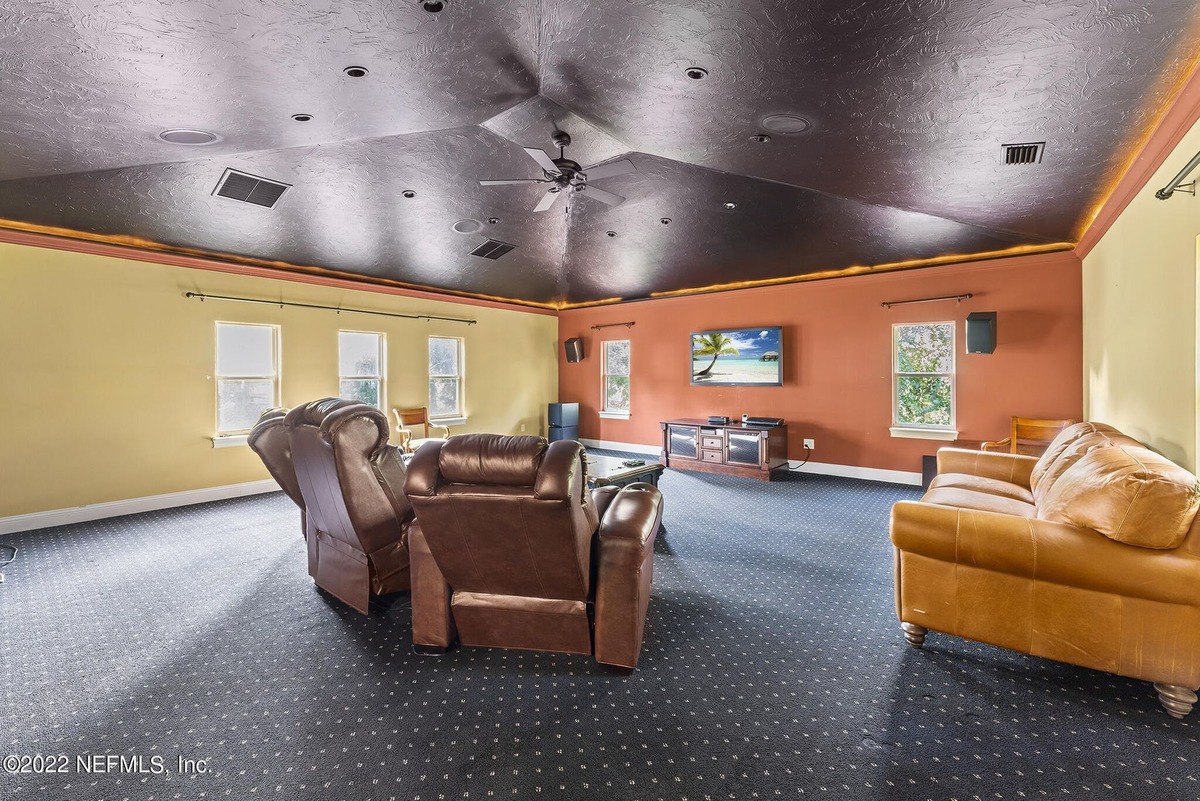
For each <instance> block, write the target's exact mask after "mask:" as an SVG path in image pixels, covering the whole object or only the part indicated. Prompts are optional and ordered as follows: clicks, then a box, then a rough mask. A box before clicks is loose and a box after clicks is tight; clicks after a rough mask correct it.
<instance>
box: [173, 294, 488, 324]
mask: <svg viewBox="0 0 1200 801" xmlns="http://www.w3.org/2000/svg"><path fill="white" fill-rule="evenodd" d="M183 296H184V297H185V298H189V299H190V298H198V299H199V300H200V302H201V303H203V302H204V301H206V300H230V301H233V302H235V303H262V304H264V305H267V306H278V307H279V308H281V309H282V308H283V307H284V306H294V307H296V308H298V309H328V310H329V311H335V312H337V313H338V314H341V313H342V312H353V313H354V314H375V315H378V316H380V317H401V318H403V319H405V320H442V321H444V322H448V323H466V324H467V325H475V323H476V322H478V321H477V320H467V319H465V318H462V317H439V316H438V315H436V314H400V313H399V312H385V311H374V310H372V309H350V308H347V307H345V306H326V305H324V304H321V303H293V302H291V301H287V300H265V299H263V298H235V297H232V296H230V295H206V294H204V293H203V292H185V293H183Z"/></svg>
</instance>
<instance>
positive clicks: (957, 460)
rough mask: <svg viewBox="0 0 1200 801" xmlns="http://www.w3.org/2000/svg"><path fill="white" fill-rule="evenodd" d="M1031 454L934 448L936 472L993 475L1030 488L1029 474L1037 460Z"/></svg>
mask: <svg viewBox="0 0 1200 801" xmlns="http://www.w3.org/2000/svg"><path fill="white" fill-rule="evenodd" d="M1037 461H1038V460H1037V459H1036V458H1034V457H1033V456H1021V455H1020V454H1015V453H995V452H992V451H972V450H968V449H966V448H941V449H940V450H938V452H937V468H938V473H966V474H968V475H972V476H980V477H982V478H994V479H997V480H999V481H1007V482H1009V483H1011V484H1017V485H1019V486H1022V487H1025V488H1026V489H1029V477H1030V475H1031V474H1032V473H1033V466H1034V465H1035V464H1037Z"/></svg>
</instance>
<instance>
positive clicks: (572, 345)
mask: <svg viewBox="0 0 1200 801" xmlns="http://www.w3.org/2000/svg"><path fill="white" fill-rule="evenodd" d="M563 350H565V351H566V352H567V361H568V362H570V363H571V364H575V362H580V361H583V338H582V337H571V338H570V339H568V340H567V341H566V342H564V343H563Z"/></svg>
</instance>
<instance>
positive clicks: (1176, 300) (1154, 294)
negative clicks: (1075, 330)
mask: <svg viewBox="0 0 1200 801" xmlns="http://www.w3.org/2000/svg"><path fill="white" fill-rule="evenodd" d="M1197 151H1200V125H1197V126H1195V127H1193V128H1192V130H1191V131H1190V132H1189V133H1188V134H1187V135H1186V136H1185V137H1184V138H1183V140H1182V141H1181V142H1180V143H1179V145H1178V146H1177V147H1176V148H1175V150H1174V152H1173V153H1172V154H1171V155H1170V156H1169V157H1168V158H1167V159H1166V161H1165V162H1163V165H1162V167H1160V168H1159V170H1158V172H1157V173H1155V175H1154V177H1153V178H1151V179H1150V181H1149V182H1147V184H1146V185H1145V186H1144V187H1143V188H1142V190H1141V191H1140V192H1139V193H1138V195H1137V196H1136V197H1135V198H1134V200H1133V202H1132V203H1130V204H1129V206H1128V208H1126V209H1125V211H1124V212H1123V213H1122V214H1121V216H1120V217H1119V218H1117V221H1116V223H1115V224H1114V225H1113V226H1112V228H1110V229H1109V230H1108V232H1107V233H1106V234H1105V235H1104V237H1103V238H1102V239H1101V240H1100V242H1099V243H1098V244H1097V245H1096V247H1095V249H1093V250H1092V252H1091V253H1089V254H1088V255H1087V257H1085V258H1084V261H1083V347H1084V354H1083V357H1084V405H1085V413H1086V414H1087V417H1088V419H1091V420H1101V421H1103V422H1106V423H1111V424H1112V425H1115V426H1116V427H1117V428H1119V429H1121V430H1122V431H1124V432H1126V433H1127V434H1129V435H1131V436H1134V437H1137V438H1138V439H1140V440H1142V441H1144V442H1146V443H1147V444H1148V445H1150V446H1151V447H1153V448H1155V449H1156V450H1158V451H1160V452H1162V453H1163V454H1164V455H1165V456H1167V457H1168V458H1170V459H1172V460H1174V461H1176V462H1178V463H1180V464H1182V465H1184V466H1185V467H1187V468H1189V469H1191V470H1193V471H1194V470H1196V468H1197V442H1196V439H1197V425H1196V421H1197V392H1196V380H1197V372H1196V335H1197V330H1196V275H1197V271H1196V257H1197V239H1196V237H1197V235H1200V200H1197V199H1196V198H1194V197H1192V196H1190V195H1186V194H1183V193H1181V192H1177V193H1176V194H1175V196H1174V197H1172V198H1171V199H1169V200H1165V201H1163V200H1158V199H1157V198H1155V197H1154V192H1155V190H1157V189H1159V188H1161V187H1162V186H1163V185H1164V184H1166V183H1167V182H1168V181H1169V180H1171V178H1172V177H1173V176H1174V175H1175V173H1176V172H1178V171H1179V170H1180V169H1181V168H1182V167H1183V166H1184V165H1185V164H1186V163H1187V162H1188V160H1189V159H1190V158H1191V157H1192V156H1193V155H1195V153H1196V152H1197ZM1193 177H1195V176H1193Z"/></svg>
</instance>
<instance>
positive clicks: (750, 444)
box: [725, 431, 762, 467]
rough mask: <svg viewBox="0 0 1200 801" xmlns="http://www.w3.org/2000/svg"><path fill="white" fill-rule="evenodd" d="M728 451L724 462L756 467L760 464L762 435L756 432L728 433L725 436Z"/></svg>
mask: <svg viewBox="0 0 1200 801" xmlns="http://www.w3.org/2000/svg"><path fill="white" fill-rule="evenodd" d="M726 439H727V441H728V442H729V451H728V453H727V454H726V456H725V461H726V462H728V463H730V464H748V465H754V466H755V467H757V466H758V465H759V464H760V463H761V462H762V434H760V433H759V432H757V431H753V432H745V431H730V432H728V434H727V435H726Z"/></svg>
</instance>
